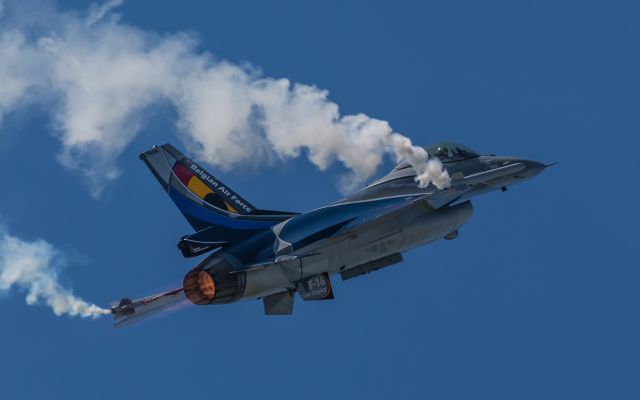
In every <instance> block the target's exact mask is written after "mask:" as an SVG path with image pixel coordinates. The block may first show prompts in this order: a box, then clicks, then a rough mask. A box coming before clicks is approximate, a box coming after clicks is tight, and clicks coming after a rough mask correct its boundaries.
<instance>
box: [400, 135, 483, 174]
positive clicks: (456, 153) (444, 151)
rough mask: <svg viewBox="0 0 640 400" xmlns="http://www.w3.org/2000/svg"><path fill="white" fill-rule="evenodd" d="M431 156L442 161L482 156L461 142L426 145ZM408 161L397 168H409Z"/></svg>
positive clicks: (448, 161) (447, 161)
mask: <svg viewBox="0 0 640 400" xmlns="http://www.w3.org/2000/svg"><path fill="white" fill-rule="evenodd" d="M424 149H425V150H426V151H427V153H429V157H437V158H438V159H439V160H440V161H441V162H442V163H450V162H455V161H462V160H469V159H471V158H476V157H480V155H479V154H478V153H476V152H475V151H473V150H471V149H470V148H468V147H467V146H463V145H461V144H459V143H453V142H442V143H436V144H432V145H431V146H426V147H425V148H424ZM410 166H411V165H409V163H408V162H406V161H402V162H401V163H400V164H398V165H396V167H395V168H394V169H395V170H400V169H405V168H409V167H410Z"/></svg>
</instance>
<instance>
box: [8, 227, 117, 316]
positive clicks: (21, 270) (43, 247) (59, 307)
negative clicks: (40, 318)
mask: <svg viewBox="0 0 640 400" xmlns="http://www.w3.org/2000/svg"><path fill="white" fill-rule="evenodd" d="M63 263H64V260H63V259H62V257H61V256H60V254H59V253H58V252H57V251H56V250H55V248H54V247H53V246H52V245H51V244H49V243H47V242H45V241H44V240H36V241H34V242H27V241H23V240H20V239H18V238H16V237H14V236H11V235H10V234H8V233H6V232H2V231H0V292H4V291H9V290H10V289H12V288H13V287H17V288H19V289H21V290H24V291H25V292H26V294H27V297H26V300H27V304H29V305H33V304H37V303H38V302H39V301H41V300H42V301H44V302H45V303H46V304H47V305H48V306H49V307H51V309H52V310H53V312H54V313H55V314H56V315H58V316H59V315H64V314H67V315H70V316H76V315H77V316H81V317H94V318H95V317H98V316H100V315H103V314H109V313H110V311H109V310H106V309H103V308H100V307H98V306H96V305H94V304H89V303H87V302H86V301H84V300H82V299H79V298H78V297H76V296H74V295H73V293H71V291H70V290H68V289H66V288H64V287H62V286H61V285H60V283H59V282H58V275H57V269H56V268H57V267H60V266H61V265H62V264H63Z"/></svg>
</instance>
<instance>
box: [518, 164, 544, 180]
mask: <svg viewBox="0 0 640 400" xmlns="http://www.w3.org/2000/svg"><path fill="white" fill-rule="evenodd" d="M520 162H521V163H522V164H524V170H523V171H522V172H520V174H519V175H521V176H523V177H524V178H527V179H529V178H533V177H534V176H536V175H538V174H539V173H540V172H542V171H543V170H544V169H545V168H547V165H545V164H543V163H541V162H538V161H533V160H521V161H520Z"/></svg>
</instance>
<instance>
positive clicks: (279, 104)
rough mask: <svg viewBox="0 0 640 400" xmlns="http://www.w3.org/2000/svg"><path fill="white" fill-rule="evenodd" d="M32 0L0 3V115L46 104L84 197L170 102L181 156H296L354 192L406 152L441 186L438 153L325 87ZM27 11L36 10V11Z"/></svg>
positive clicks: (226, 160) (109, 15)
mask: <svg viewBox="0 0 640 400" xmlns="http://www.w3.org/2000/svg"><path fill="white" fill-rule="evenodd" d="M42 3H43V2H42V1H38V2H37V3H33V2H31V1H24V0H22V1H20V2H17V1H15V2H10V3H7V4H9V5H7V6H6V7H5V15H4V17H3V24H2V26H1V27H0V82H2V85H0V120H1V118H2V116H3V115H5V114H7V113H9V112H11V111H12V110H16V109H20V108H22V107H23V106H24V105H25V104H30V103H31V102H34V101H35V102H41V101H47V102H48V109H51V110H52V111H51V112H52V118H53V120H54V122H55V127H56V133H57V135H58V137H59V138H60V140H61V142H62V150H61V152H60V154H59V160H60V161H61V163H62V164H63V165H65V166H66V167H68V168H72V169H74V170H77V171H79V172H81V173H82V174H84V175H85V176H87V177H88V178H90V179H91V181H92V182H93V183H94V184H93V190H94V194H98V193H99V190H100V188H101V187H102V185H103V184H104V183H105V182H106V181H108V180H110V179H115V178H116V177H117V176H118V169H117V168H116V159H117V157H118V156H119V155H120V154H121V153H122V151H123V150H124V149H125V148H126V146H127V145H128V144H129V143H130V142H131V140H133V138H134V137H135V136H136V135H137V134H138V132H139V131H140V130H141V128H142V127H143V125H144V122H145V121H144V115H145V111H146V110H147V109H148V108H149V107H152V106H154V105H157V104H162V103H164V104H170V105H172V106H174V107H175V109H176V111H177V117H178V121H177V127H178V130H179V132H180V133H181V137H182V138H183V140H184V142H185V144H186V145H187V147H188V151H189V152H190V153H193V154H194V155H195V156H196V157H197V158H199V159H201V160H203V161H206V162H209V163H211V164H214V165H215V166H217V167H221V168H227V169H228V168H231V167H232V166H233V165H235V164H237V163H241V162H242V163H247V162H255V163H264V162H265V160H269V159H273V158H274V156H275V158H279V159H282V160H286V159H290V158H295V157H298V156H299V155H300V154H301V153H302V152H303V150H306V152H305V153H306V154H308V158H309V160H310V161H311V162H312V163H313V164H315V165H316V166H317V167H318V168H319V169H321V170H324V169H326V168H327V167H328V166H329V165H330V164H331V163H332V162H334V161H338V162H340V163H341V164H343V165H344V166H345V167H346V168H347V169H349V171H350V173H349V175H348V176H346V177H345V178H344V179H343V189H345V190H346V191H351V190H354V189H356V188H357V187H358V185H360V184H361V183H363V181H365V180H366V179H369V178H370V177H371V176H372V175H373V174H374V173H375V171H376V170H377V168H378V166H379V165H380V164H381V162H382V161H383V159H384V156H385V154H391V155H394V156H395V157H396V159H398V160H400V159H406V160H407V161H408V162H409V163H410V164H412V165H413V166H414V167H415V169H416V170H417V172H418V179H417V180H418V183H419V184H420V185H421V186H426V185H428V184H429V183H432V184H434V185H435V186H437V187H439V188H442V187H445V186H447V185H448V183H449V177H448V175H447V173H446V171H444V170H443V169H442V165H441V164H440V163H439V162H438V161H437V160H429V158H428V155H427V154H426V152H424V150H423V149H422V148H419V147H416V146H413V145H412V144H411V141H410V140H409V139H408V138H406V137H404V136H402V135H400V134H398V133H395V132H393V130H392V129H391V127H390V126H389V124H388V123H387V122H385V121H381V120H377V119H374V118H370V117H368V116H366V115H364V114H357V115H341V114H340V112H339V108H338V106H337V104H335V103H333V102H332V101H330V100H329V99H328V92H327V91H325V90H321V89H319V88H317V87H315V86H310V85H304V84H292V83H291V82H289V81H288V80H287V79H273V78H268V77H264V76H262V75H261V74H260V72H259V71H257V70H256V69H255V68H252V67H250V66H246V65H236V64H233V63H230V62H228V61H224V60H219V59H217V58H216V57H214V56H213V55H212V54H210V53H208V52H204V51H200V50H198V48H197V42H196V40H195V39H194V38H193V37H191V36H189V35H186V34H184V33H176V34H170V35H159V34H156V33H153V32H148V31H144V30H141V29H139V28H136V27H134V26H130V25H127V24H124V23H122V22H120V21H119V19H118V16H117V15H116V14H114V13H113V9H114V8H115V7H117V6H118V5H120V4H121V3H122V1H120V0H112V1H109V2H107V3H104V4H102V5H94V6H92V7H91V8H90V10H89V11H88V12H84V13H77V12H76V13H73V12H61V11H59V10H57V9H56V7H55V4H52V5H51V6H50V7H48V8H46V7H45V8H44V9H45V10H46V11H42V10H43V7H42ZM36 8H37V10H36Z"/></svg>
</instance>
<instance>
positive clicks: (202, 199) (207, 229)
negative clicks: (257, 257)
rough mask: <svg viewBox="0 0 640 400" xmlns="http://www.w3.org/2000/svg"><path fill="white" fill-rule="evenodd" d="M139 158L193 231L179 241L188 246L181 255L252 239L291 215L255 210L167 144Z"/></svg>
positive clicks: (154, 148)
mask: <svg viewBox="0 0 640 400" xmlns="http://www.w3.org/2000/svg"><path fill="white" fill-rule="evenodd" d="M140 159H141V160H143V161H144V162H145V164H147V167H149V169H150V170H151V172H152V173H153V175H154V176H155V177H156V179H158V181H159V182H160V184H161V185H162V187H163V188H164V190H165V191H166V192H167V193H168V194H169V197H171V200H173V202H174V203H175V204H176V206H177V207H178V209H179V210H180V212H182V214H183V215H184V216H185V218H186V219H187V221H188V222H189V224H190V225H191V226H192V227H193V229H194V230H196V233H194V234H192V235H188V236H186V237H184V238H183V240H182V241H181V243H183V242H184V243H183V244H185V243H186V244H185V245H188V249H187V250H188V251H187V254H185V256H189V255H198V254H201V253H203V252H205V251H207V249H209V250H210V249H211V248H213V247H211V246H214V247H217V246H220V245H222V244H224V243H229V242H233V241H236V240H240V239H243V238H246V237H249V236H252V235H254V234H256V233H257V232H260V231H263V230H265V229H269V228H270V227H271V226H273V225H275V224H276V223H278V222H280V221H283V220H285V219H288V218H290V217H292V216H293V215H295V213H290V212H282V211H268V210H259V209H257V208H256V207H255V206H254V205H253V204H251V203H249V201H247V200H246V199H244V198H243V197H241V196H240V195H238V194H237V193H235V192H234V191H233V190H231V189H230V188H229V187H228V186H227V185H225V184H224V183H222V182H220V181H219V180H218V179H217V178H215V177H214V176H213V175H211V174H210V173H208V172H207V171H206V170H205V169H204V168H202V167H201V166H200V165H198V164H196V163H195V162H193V161H192V160H191V159H189V158H188V157H186V156H185V155H184V154H182V153H181V152H179V151H178V150H177V149H176V148H175V147H173V146H171V145H170V144H164V145H162V146H154V147H153V148H152V149H151V150H149V151H146V152H144V153H141V154H140ZM179 246H180V245H179ZM181 249H182V248H181ZM182 250H183V253H185V249H182Z"/></svg>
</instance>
